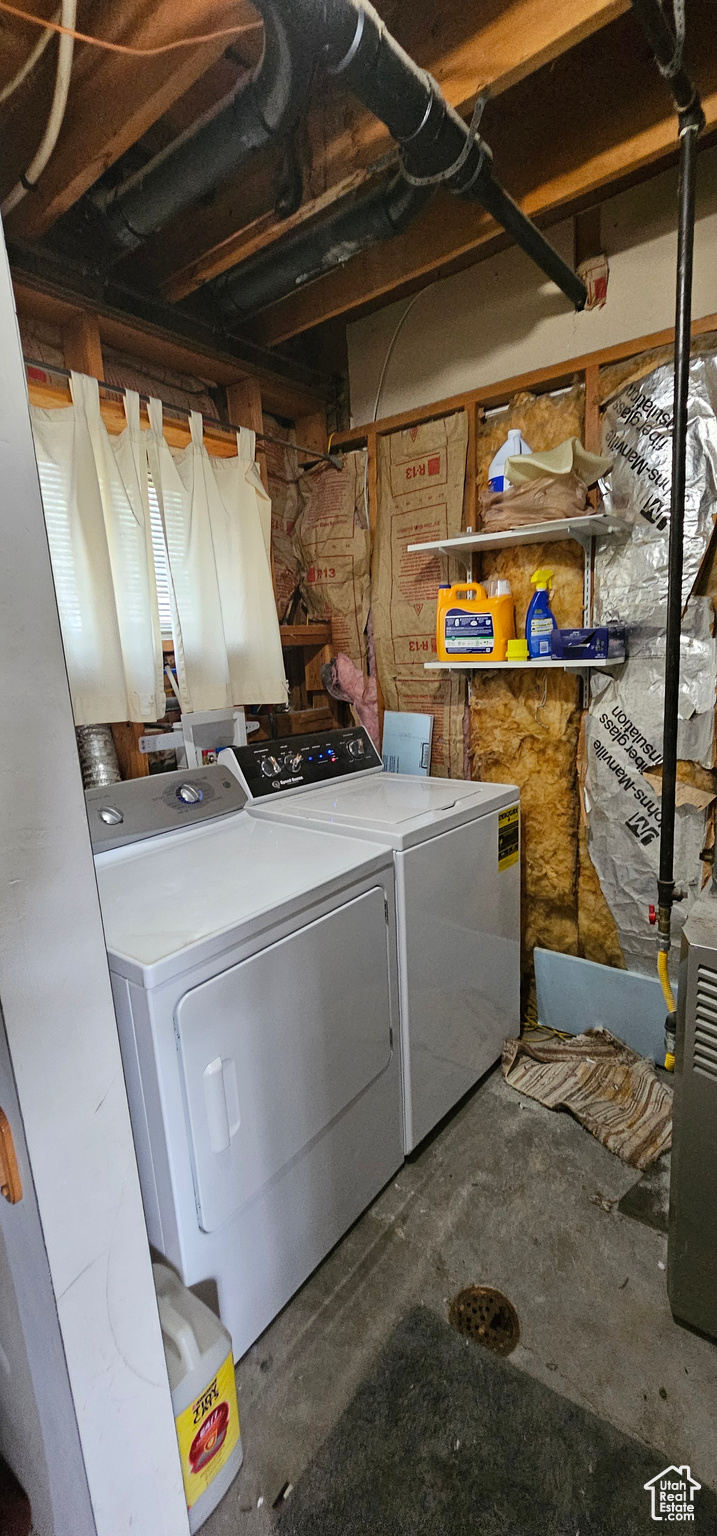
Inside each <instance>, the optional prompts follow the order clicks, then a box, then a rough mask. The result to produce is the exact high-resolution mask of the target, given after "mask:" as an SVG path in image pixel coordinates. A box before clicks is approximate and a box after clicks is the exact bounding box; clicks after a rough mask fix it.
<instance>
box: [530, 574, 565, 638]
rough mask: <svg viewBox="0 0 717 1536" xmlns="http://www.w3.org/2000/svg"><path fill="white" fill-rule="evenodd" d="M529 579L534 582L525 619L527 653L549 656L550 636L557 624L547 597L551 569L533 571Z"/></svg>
mask: <svg viewBox="0 0 717 1536" xmlns="http://www.w3.org/2000/svg"><path fill="white" fill-rule="evenodd" d="M530 579H531V581H532V582H534V584H535V591H534V593H533V596H532V597H531V599H530V605H529V607H528V613H527V617H526V620H525V638H526V640H527V642H528V655H529V656H531V657H533V659H537V658H539V657H541V656H545V657H549V656H550V636H551V635H552V633H553V630H554V629H557V627H558V626H557V624H556V622H555V616H554V614H553V611H552V608H551V607H550V599H549V597H548V588H549V586H550V583H551V581H552V579H553V573H552V571H546V570H540V571H533V574H532V576H531V578H530Z"/></svg>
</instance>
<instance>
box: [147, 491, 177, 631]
mask: <svg viewBox="0 0 717 1536" xmlns="http://www.w3.org/2000/svg"><path fill="white" fill-rule="evenodd" d="M147 481H148V485H149V522H150V529H151V533H152V553H153V555H154V579H155V582H156V586H157V606H158V608H159V627H160V630H161V632H162V637H163V638H164V637H165V636H168V637H169V638H171V635H172V603H171V599H170V586H169V561H168V559H167V546H166V544H165V541H164V525H163V523H162V514H161V512H160V510H159V500H158V497H157V492H156V490H155V487H154V481H153V479H152V476H151V473H150V472H149V469H148V470H147Z"/></svg>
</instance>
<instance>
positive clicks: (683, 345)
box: [632, 0, 705, 1067]
mask: <svg viewBox="0 0 717 1536" xmlns="http://www.w3.org/2000/svg"><path fill="white" fill-rule="evenodd" d="M632 8H633V10H634V12H635V14H636V16H637V17H638V19H639V21H640V23H641V25H642V27H643V29H644V32H645V34H646V36H647V39H648V42H649V43H650V46H651V48H652V51H653V53H654V55H655V59H656V61H657V64H658V67H659V69H660V72H661V74H662V75H663V76H664V77H665V79H666V80H667V81H668V83H669V85H670V88H671V90H672V95H673V100H674V104H675V110H676V112H677V113H678V117H679V133H680V171H679V189H678V209H679V217H678V237H677V293H676V302H675V388H674V397H673V435H672V488H671V494H670V540H669V550H668V586H667V630H666V639H665V703H664V722H663V736H662V804H661V822H660V873H659V877H658V881H657V892H658V908H657V924H658V927H657V944H658V969H659V972H660V980H661V981H662V987H663V991H664V994H665V1001H666V1004H667V1010H668V1012H667V1019H666V1023H665V1066H667V1067H673V1066H674V1045H675V1024H676V1015H675V1000H674V997H673V995H672V988H671V986H670V978H669V973H668V969H667V956H668V954H669V950H670V944H671V930H672V907H673V903H674V902H675V901H676V900H680V899H681V895H682V892H681V891H679V890H678V889H677V888H676V886H675V870H674V856H675V793H676V780H677V728H678V706H679V694H680V635H681V632H682V570H683V546H684V524H685V480H686V451H687V412H688V403H689V390H690V340H691V328H692V257H693V249H694V234H695V181H696V161H697V136H698V134H699V133H700V131H701V129H702V128H703V127H704V122H705V119H704V113H703V111H702V106H701V103H700V98H699V94H698V92H697V87H696V86H695V84H694V82H693V81H692V80H691V79H690V76H689V75H688V73H687V71H686V70H685V67H684V64H683V62H682V41H683V40H682V39H681V38H677V37H676V36H675V35H674V33H673V32H672V29H671V27H670V25H669V23H668V21H667V18H666V16H665V13H664V11H663V9H662V6H661V5H660V3H659V0H632Z"/></svg>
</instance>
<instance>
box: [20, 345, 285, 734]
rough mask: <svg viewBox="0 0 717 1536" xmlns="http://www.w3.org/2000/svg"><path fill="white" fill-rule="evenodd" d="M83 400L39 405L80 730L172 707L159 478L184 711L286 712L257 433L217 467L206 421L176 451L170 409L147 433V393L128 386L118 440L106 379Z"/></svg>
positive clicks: (46, 493) (46, 492) (155, 406)
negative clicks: (164, 640) (154, 522)
mask: <svg viewBox="0 0 717 1536" xmlns="http://www.w3.org/2000/svg"><path fill="white" fill-rule="evenodd" d="M72 397H73V404H72V406H70V407H68V408H67V409H63V410H56V411H43V410H38V409H35V408H33V409H32V419H33V430H34V433H35V446H36V452H37V459H38V468H39V472H40V484H41V487H42V494H43V502H44V505H45V516H46V520H47V527H48V536H49V542H50V550H51V555H52V563H53V571H54V576H55V585H56V588H57V596H58V604H59V609H60V620H61V625H62V633H63V640H64V645H65V654H66V657H67V666H68V673H69V677H70V687H71V691H72V700H73V706H74V710H75V718H76V722H77V724H78V725H80V724H81V725H91V724H96V723H99V722H103V721H112V720H136V721H145V720H146V721H149V720H156V719H160V718H161V717H162V716H163V714H164V711H165V702H164V689H163V681H162V646H161V636H160V628H159V616H158V608H157V591H156V582H155V559H156V555H157V552H156V550H154V551H153V546H152V536H151V523H150V483H151V486H152V488H153V490H154V493H155V494H156V498H157V505H158V507H159V512H160V516H161V522H162V530H163V538H164V546H165V548H164V552H163V555H164V558H165V562H166V571H167V576H168V585H169V594H170V605H171V611H172V634H173V641H174V652H175V662H176V667H177V681H178V688H179V693H180V697H181V702H182V708H183V710H184V711H185V712H186V713H189V712H197V711H204V710H223V709H228V708H231V706H232V705H241V704H273V703H284V702H285V701H286V697H287V684H286V678H285V674H284V665H283V656H282V650H281V637H280V634H279V626H278V619H277V615H276V605H275V602H274V594H273V586H272V580H271V553H270V530H271V504H270V502H269V498H268V496H267V495H266V492H265V491H264V488H263V486H262V483H261V479H260V477H259V471H258V468H257V466H256V464H255V463H254V453H255V441H254V434H253V433H249V432H244V431H242V432H241V433H240V434H239V436H238V441H237V456H236V457H232V458H229V459H217V458H210V457H209V454H208V453H207V451H206V448H205V447H204V443H203V428H202V418H201V416H200V415H199V414H198V413H197V412H193V413H192V415H191V418H190V423H189V424H190V443H189V446H188V447H187V448H186V449H184V450H183V451H181V452H178V453H176V452H172V451H171V450H170V448H169V446H168V444H167V442H166V440H165V438H164V435H163V431H162V405H161V402H160V401H159V400H152V401H151V402H150V406H149V418H150V429H149V431H148V432H142V431H141V430H140V419H139V396H138V395H137V394H136V393H135V392H134V391H131V390H128V391H127V393H126V396H125V411H126V415H127V427H126V430H125V431H124V432H123V433H122V434H121V436H119V437H118V438H114V439H112V438H110V436H109V434H108V433H107V430H106V428H105V425H104V423H103V421H102V418H101V415H100V405H99V389H98V385H97V381H96V380H95V379H90V378H86V377H85V376H84V375H82V374H73V375H72ZM150 477H151V482H150Z"/></svg>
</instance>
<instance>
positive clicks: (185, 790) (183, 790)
mask: <svg viewBox="0 0 717 1536" xmlns="http://www.w3.org/2000/svg"><path fill="white" fill-rule="evenodd" d="M177 799H178V800H180V801H181V803H182V805H198V804H199V801H200V800H201V799H202V791H201V789H197V786H196V784H180V786H179V789H178V790H177Z"/></svg>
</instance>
